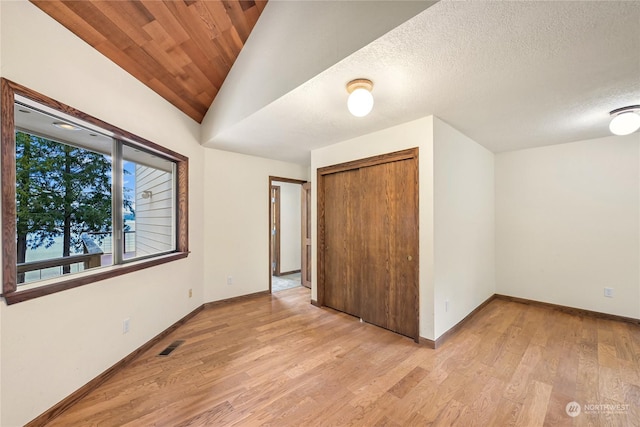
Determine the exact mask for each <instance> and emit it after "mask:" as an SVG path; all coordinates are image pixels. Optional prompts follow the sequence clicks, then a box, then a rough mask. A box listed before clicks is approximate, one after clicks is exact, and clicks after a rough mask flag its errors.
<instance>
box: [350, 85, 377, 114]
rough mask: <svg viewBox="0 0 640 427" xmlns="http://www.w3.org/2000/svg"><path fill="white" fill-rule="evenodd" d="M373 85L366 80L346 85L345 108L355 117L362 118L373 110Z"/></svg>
mask: <svg viewBox="0 0 640 427" xmlns="http://www.w3.org/2000/svg"><path fill="white" fill-rule="evenodd" d="M372 89H373V83H372V82H371V80H367V79H356V80H352V81H350V82H349V83H347V92H349V99H348V100H347V108H349V112H350V113H351V114H353V115H354V116H356V117H364V116H366V115H367V114H369V113H370V112H371V110H372V109H373V95H372V94H371V90H372Z"/></svg>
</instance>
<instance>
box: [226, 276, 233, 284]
mask: <svg viewBox="0 0 640 427" xmlns="http://www.w3.org/2000/svg"><path fill="white" fill-rule="evenodd" d="M227 285H229V286H231V285H233V277H231V276H227Z"/></svg>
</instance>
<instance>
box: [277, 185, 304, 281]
mask: <svg viewBox="0 0 640 427" xmlns="http://www.w3.org/2000/svg"><path fill="white" fill-rule="evenodd" d="M274 181H277V182H289V183H291V184H300V187H302V184H304V183H306V182H308V181H306V180H302V179H293V178H284V177H280V176H271V175H269V191H268V192H267V194H268V195H269V205H268V206H269V293H271V285H272V283H271V282H272V280H271V278H272V264H273V259H272V256H271V238H272V236H273V235H272V233H271V224H272V222H273V216H272V210H271V187H272V186H273V185H274V184H273V182H274ZM300 215H302V212H301V213H300ZM300 250H302V247H300Z"/></svg>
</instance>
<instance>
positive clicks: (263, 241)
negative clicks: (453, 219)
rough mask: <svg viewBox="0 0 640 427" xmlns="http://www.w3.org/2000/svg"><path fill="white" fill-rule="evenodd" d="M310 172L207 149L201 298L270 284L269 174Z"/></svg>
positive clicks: (295, 176) (261, 288) (214, 298)
mask: <svg viewBox="0 0 640 427" xmlns="http://www.w3.org/2000/svg"><path fill="white" fill-rule="evenodd" d="M308 175H309V169H308V167H306V166H300V165H295V164H291V163H285V162H280V161H276V160H268V159H263V158H260V157H253V156H247V155H243V154H236V153H230V152H226V151H220V150H214V149H207V150H206V151H205V174H204V175H203V176H202V177H201V179H202V180H203V181H204V182H205V205H204V209H205V210H206V212H207V221H206V224H205V227H204V233H203V234H204V238H205V241H206V249H205V250H206V252H205V257H206V262H205V267H204V268H205V270H204V271H205V273H204V281H205V283H204V300H205V302H209V301H218V300H221V299H226V298H232V297H235V296H239V295H245V294H251V293H255V292H260V291H267V290H269V277H270V275H271V271H270V268H269V206H270V194H269V193H270V188H269V176H278V177H282V178H291V179H300V180H307V179H308ZM229 276H231V277H232V278H233V284H232V285H227V277H229Z"/></svg>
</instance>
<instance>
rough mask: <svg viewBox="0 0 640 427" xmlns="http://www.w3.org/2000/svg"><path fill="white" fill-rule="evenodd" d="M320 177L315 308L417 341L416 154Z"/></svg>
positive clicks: (372, 160)
mask: <svg viewBox="0 0 640 427" xmlns="http://www.w3.org/2000/svg"><path fill="white" fill-rule="evenodd" d="M333 168H334V169H335V172H332V169H333ZM318 172H319V173H318V178H319V179H318V182H319V203H318V207H319V213H320V215H319V236H318V238H319V246H320V247H319V257H318V261H319V265H318V270H319V282H318V298H319V302H320V303H321V304H322V305H325V306H327V307H331V308H334V309H336V310H340V311H343V312H345V313H349V314H352V315H354V316H358V317H360V318H361V319H363V320H364V321H366V322H368V323H372V324H374V325H378V326H381V327H383V328H386V329H389V330H392V331H394V332H397V333H400V334H402V335H406V336H409V337H411V338H414V339H416V340H417V339H418V337H419V331H418V195H417V194H418V191H417V190H418V161H417V149H413V150H405V151H402V152H398V153H391V154H389V155H385V156H378V157H376V158H370V159H364V160H362V161H358V162H351V163H349V164H343V165H336V166H334V167H329V168H323V169H320V170H319V171H318Z"/></svg>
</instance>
